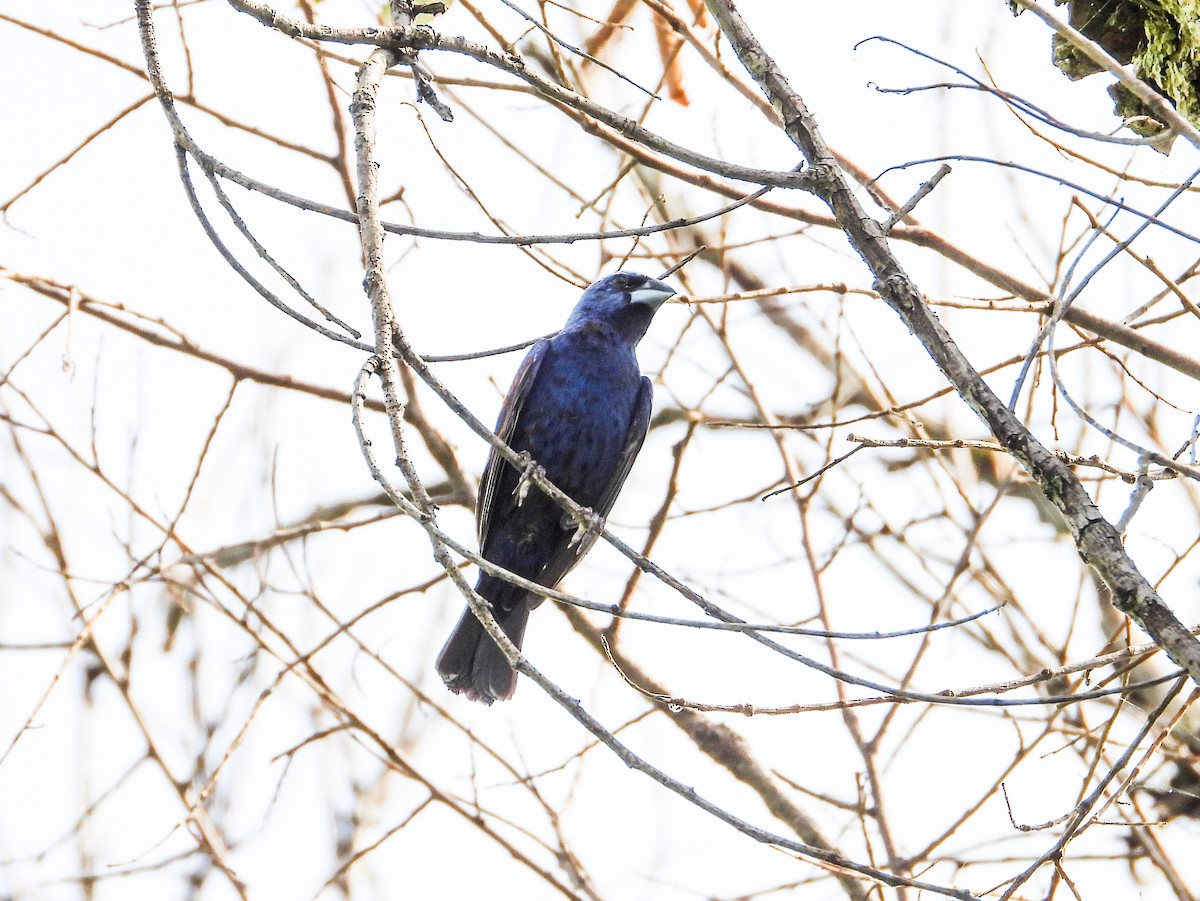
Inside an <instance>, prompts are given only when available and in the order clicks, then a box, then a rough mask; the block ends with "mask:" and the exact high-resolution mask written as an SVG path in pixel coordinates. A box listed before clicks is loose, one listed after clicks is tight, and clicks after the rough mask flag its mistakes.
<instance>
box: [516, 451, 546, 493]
mask: <svg viewBox="0 0 1200 901" xmlns="http://www.w3.org/2000/svg"><path fill="white" fill-rule="evenodd" d="M520 457H521V478H520V479H518V480H517V487H516V490H515V492H514V494H516V496H517V506H518V507H519V506H521V505H522V504H524V503H525V498H527V497H529V486H530V485H532V484H533V480H534V479H535V478H542V479H544V478H546V470H545V469H543V468H542V467H541V466H539V465H538V464H537V463H535V462H534V460H533V457H531V456H529V451H521V453H520Z"/></svg>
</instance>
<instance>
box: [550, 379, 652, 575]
mask: <svg viewBox="0 0 1200 901" xmlns="http://www.w3.org/2000/svg"><path fill="white" fill-rule="evenodd" d="M653 395H654V390H653V388H652V387H651V385H650V379H648V378H646V377H645V376H642V384H641V386H640V387H639V388H638V395H637V400H636V401H635V402H634V405H633V415H632V416H631V417H630V418H629V431H628V432H627V433H626V435H625V446H624V447H622V448H621V456H620V457H619V458H618V460H617V465H616V468H615V469H614V470H613V474H612V478H610V479H609V480H608V484H607V485H605V486H604V491H603V492H602V493H601V494H600V499H599V500H598V501H597V502H596V505H595V506H594V507H593V508H592V512H594V513H596V514H597V515H598V516H600V517H601V518H603V517H606V516H608V511H609V510H611V509H612V508H613V504H615V503H616V501H617V495H618V494H620V493H621V486H622V485H624V484H625V479H626V477H627V476H628V475H629V470H631V469H633V461H634V460H635V459H636V458H637V455H638V451H640V450H641V449H642V442H643V441H645V440H646V430H647V429H648V428H649V427H650V408H651V403H652V399H653ZM575 528H576V524H575V521H574V520H572V519H571V518H570V517H569V516H568V515H567V514H566V513H565V512H564V513H563V529H564V533H563V537H562V540H561V541H560V542H559V545H558V547H556V548H555V549H554V553H553V554H551V556H550V560H549V561H548V562H547V563H546V566H545V567H544V568H543V569H542V572H541V574H540V575H539V576H538V582H539V583H540V584H542V585H555V584H556V583H557V582H558V581H559V579H561V578H562V577H563V576H565V575H566V574H567V573H568V572H570V570H571V568H572V567H573V566H574V565H575V564H576V563H578V562H579V560H580V559H581V558H582V557H583V555H584V554H586V553H587V552H588V550H589V549H590V548H591V546H592V545H593V544H595V543H596V539H597V538H598V537H599V535H598V533H596V532H591V531H589V532H588V533H587V534H586V535H584V536H583V538H582V539H581V540H580V541H578V542H576V543H575V544H574V545H572V544H571V538H572V537H573V536H574V534H575Z"/></svg>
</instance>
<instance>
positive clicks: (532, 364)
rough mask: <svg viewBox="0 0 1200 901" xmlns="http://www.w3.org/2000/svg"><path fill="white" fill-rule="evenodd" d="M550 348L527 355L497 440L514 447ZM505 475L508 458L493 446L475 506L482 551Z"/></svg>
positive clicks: (542, 343) (535, 348)
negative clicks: (527, 398) (526, 399)
mask: <svg viewBox="0 0 1200 901" xmlns="http://www.w3.org/2000/svg"><path fill="white" fill-rule="evenodd" d="M549 346H550V342H549V341H548V340H547V339H545V338H543V339H542V340H541V341H538V342H537V344H535V345H533V347H532V348H531V349H530V351H529V353H528V354H526V355H525V360H524V361H523V362H522V363H521V368H520V369H518V370H517V375H516V378H514V379H513V383H512V387H511V388H509V389H508V395H507V396H506V397H505V398H504V403H503V404H502V405H501V407H500V418H499V421H498V422H497V423H496V437H497V438H499V439H500V440H501V441H503V442H504V443H505V444H508V445H509V446H511V440H512V436H513V432H514V431H515V429H516V427H517V420H518V419H519V418H520V416H521V408H522V407H523V406H524V405H525V398H526V397H528V396H529V389H530V388H531V387H532V385H533V383H534V380H535V379H536V378H537V374H538V368H539V367H540V366H541V365H542V360H544V359H545V358H546V349H547V348H548V347H549ZM502 472H504V458H503V457H501V456H500V454H499V453H497V452H496V449H495V448H494V447H493V448H492V452H491V453H490V454H488V459H487V464H486V465H484V467H483V476H482V477H481V478H480V480H479V503H478V505H477V506H476V507H475V528H476V533H477V537H478V539H479V547H480V549H481V550H482V549H483V546H484V544H485V543H486V541H487V534H488V525H489V523H490V522H491V519H492V507H493V506H494V503H495V499H496V488H497V487H498V486H499V483H500V474H501V473H502Z"/></svg>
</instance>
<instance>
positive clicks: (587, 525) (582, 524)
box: [566, 507, 604, 547]
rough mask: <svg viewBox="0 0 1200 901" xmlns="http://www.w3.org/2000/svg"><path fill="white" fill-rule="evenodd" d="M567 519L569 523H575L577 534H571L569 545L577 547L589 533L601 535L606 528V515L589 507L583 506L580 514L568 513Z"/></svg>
mask: <svg viewBox="0 0 1200 901" xmlns="http://www.w3.org/2000/svg"><path fill="white" fill-rule="evenodd" d="M566 519H567V525H570V524H571V523H574V524H575V534H574V535H572V536H571V540H570V542H569V543H568V544H567V547H575V546H576V545H579V544H581V543H582V542H583V539H584V538H586V537H587V536H588V535H589V534H591V535H599V534H600V532H601V531H602V530H603V529H604V517H603V516H600V515H599V514H597V513H596V511H595V510H592V509H590V508H588V507H581V508H580V510H579V513H578V514H568V515H567V517H566Z"/></svg>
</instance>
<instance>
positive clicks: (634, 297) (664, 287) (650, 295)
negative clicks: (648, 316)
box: [629, 278, 675, 310]
mask: <svg viewBox="0 0 1200 901" xmlns="http://www.w3.org/2000/svg"><path fill="white" fill-rule="evenodd" d="M674 293H675V289H674V288H672V287H671V286H670V285H668V284H667V283H666V282H660V281H658V279H653V278H652V279H650V280H649V281H648V282H646V284H644V285H642V286H641V287H640V288H635V289H634V290H633V291H630V292H629V302H630V303H644V304H645V305H646V306H648V307H650V309H652V310H657V309H658V308H659V307H661V306H662V305H663V302H664V301H665V300H666V299H667V298H668V297H671V296H672V295H674Z"/></svg>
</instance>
